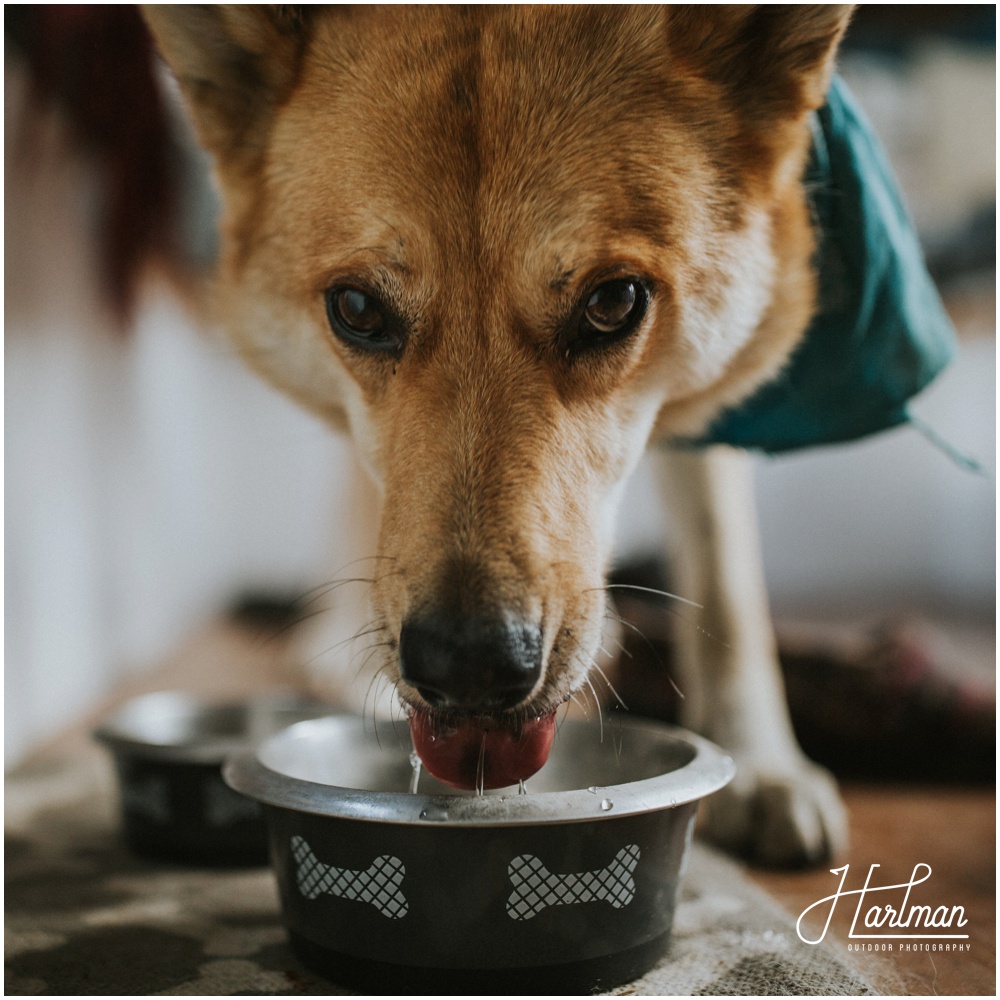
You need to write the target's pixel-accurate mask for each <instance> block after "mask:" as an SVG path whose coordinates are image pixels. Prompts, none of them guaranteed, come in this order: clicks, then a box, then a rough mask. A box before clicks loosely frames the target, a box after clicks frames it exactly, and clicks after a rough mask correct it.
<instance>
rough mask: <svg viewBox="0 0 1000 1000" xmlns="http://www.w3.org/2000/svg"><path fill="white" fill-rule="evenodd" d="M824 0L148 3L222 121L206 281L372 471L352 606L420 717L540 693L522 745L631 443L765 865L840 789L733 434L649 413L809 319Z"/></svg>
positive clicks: (844, 17)
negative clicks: (365, 608) (800, 728)
mask: <svg viewBox="0 0 1000 1000" xmlns="http://www.w3.org/2000/svg"><path fill="white" fill-rule="evenodd" d="M850 13H851V7H850V6H849V5H848V6H841V5H788V6H752V5H751V6H745V5H744V6H738V5H737V6H717V7H705V6H672V7H671V6H668V7H665V8H657V7H649V6H644V7H636V8H619V7H597V8H588V7H558V8H534V7H485V8H461V7H444V8H434V9H425V8H419V7H399V8H393V9H391V10H390V9H381V8H377V7H371V8H330V9H324V8H307V7H302V8H296V7H288V6H280V7H270V8H269V7H256V6H218V7H212V6H192V7H185V6H150V7H147V8H145V14H146V17H147V20H148V23H149V24H150V26H151V28H152V31H153V34H154V37H155V39H156V42H157V44H158V46H159V49H160V51H161V53H162V55H163V56H164V58H165V60H166V61H167V63H168V64H169V66H170V67H171V68H172V70H173V72H174V74H175V76H176V79H177V81H178V82H179V85H180V89H181V91H182V94H183V96H184V98H185V100H186V103H187V106H188V109H189V111H190V115H191V118H192V119H193V122H194V125H195V127H196V130H197V133H198V136H199V138H200V141H201V142H202V144H203V145H204V146H205V147H206V148H207V149H208V151H209V152H210V153H211V155H212V157H213V162H214V169H215V175H216V179H217V183H218V187H219V189H220V192H221V195H222V201H223V217H222V223H221V225H222V234H223V253H222V259H221V263H220V266H219V272H218V276H217V283H216V288H215V301H216V304H217V307H218V310H219V317H220V319H221V321H222V322H223V323H224V325H225V327H226V329H227V330H228V332H229V334H230V336H231V338H232V339H233V341H234V342H235V344H236V345H238V347H239V349H240V350H241V352H242V353H243V355H244V357H245V358H246V359H247V361H248V362H249V363H250V364H251V365H252V366H253V367H254V368H256V369H257V370H258V371H259V372H260V373H261V374H262V375H263V376H264V377H265V378H267V379H268V380H270V381H271V382H272V383H273V384H274V385H276V386H278V387H279V388H280V389H282V390H283V391H285V392H286V393H288V394H289V395H290V396H292V397H293V398H294V399H296V400H298V401H299V402H300V403H301V404H303V405H304V406H305V407H307V408H308V409H309V410H311V411H313V412H314V413H317V414H319V415H321V416H322V417H323V418H325V419H326V420H327V421H328V422H329V423H330V424H331V425H332V426H333V427H335V428H338V429H341V430H345V431H347V432H348V433H349V434H350V435H351V436H352V437H353V440H354V442H355V444H356V446H357V449H358V452H359V455H360V457H361V462H362V464H363V465H364V467H365V468H366V470H367V472H368V473H369V474H370V476H371V478H372V480H373V482H374V483H376V484H377V488H378V492H379V496H380V506H381V516H380V519H379V524H378V529H377V539H376V541H375V542H374V543H373V548H372V549H369V550H368V551H362V553H361V554H363V555H365V556H372V557H374V558H373V560H372V565H374V566H375V567H376V568H375V570H374V571H373V572H372V574H371V577H372V584H371V595H370V599H371V606H372V609H373V613H374V616H375V618H374V624H373V625H372V626H371V628H370V629H369V631H370V632H371V633H372V636H369V641H371V642H372V648H373V650H374V651H375V653H376V655H377V656H378V657H380V663H379V668H380V669H381V670H383V671H384V672H385V674H386V676H387V677H388V678H389V679H390V680H391V682H392V684H393V685H394V687H395V689H396V691H397V692H398V696H399V698H400V699H401V701H402V703H403V704H404V705H405V706H406V709H407V711H408V713H409V714H410V716H411V719H412V720H415V721H414V735H415V741H417V742H418V749H419V748H420V747H421V743H420V742H419V741H420V740H421V739H423V744H422V746H423V750H427V749H428V739H429V738H428V737H426V736H424V737H421V733H423V732H425V730H426V729H427V728H428V727H429V728H430V731H431V732H432V733H433V732H444V733H451V734H454V733H458V734H459V736H458V737H456V739H458V738H460V737H461V736H462V734H463V733H467V732H468V731H478V730H476V726H485V727H486V728H489V729H491V730H494V731H497V732H499V734H500V736H501V737H509V736H511V735H512V734H515V735H517V736H519V737H520V736H521V735H522V734H523V733H524V732H527V731H528V730H530V729H531V727H532V726H535V725H536V724H537V727H538V733H537V735H530V734H529V736H528V737H527V738H526V739H525V740H524V741H523V743H524V745H525V746H527V747H528V749H527V750H525V751H521V756H522V757H525V758H526V757H532V756H536V757H539V758H541V759H544V755H545V752H547V747H546V746H545V744H546V741H547V740H550V739H551V723H550V721H549V720H551V719H552V718H553V713H554V712H555V710H556V709H557V708H558V707H559V706H561V705H562V704H563V703H564V702H566V701H567V699H569V698H570V697H571V696H572V695H573V694H574V692H576V691H577V690H578V689H580V688H581V687H582V686H583V685H585V684H586V683H587V678H588V674H589V673H590V671H591V669H592V667H593V665H594V664H595V662H596V660H595V658H596V657H598V656H599V655H600V654H599V649H600V646H601V641H602V639H601V633H602V626H603V624H604V620H605V610H606V602H607V600H608V596H607V590H606V589H605V586H604V582H605V581H604V574H605V571H606V569H607V566H608V563H609V559H610V556H611V546H612V535H613V525H614V521H615V517H616V513H617V508H618V506H619V501H620V498H621V495H622V491H623V486H624V483H625V481H626V479H627V477H628V476H629V474H630V472H631V471H632V470H633V469H634V467H635V466H636V464H637V463H638V462H639V460H640V457H641V456H642V455H643V453H644V452H645V451H646V450H647V448H650V447H651V446H652V447H653V449H654V451H655V452H656V455H657V462H658V465H659V467H660V469H661V472H662V479H663V482H664V486H665V493H666V494H667V495H669V496H670V497H671V499H672V501H673V504H674V506H675V508H676V510H677V512H678V515H679V516H678V523H679V525H680V527H681V529H682V534H683V536H684V543H685V544H684V547H683V553H684V555H683V558H682V559H681V565H680V571H681V572H680V587H679V590H680V593H681V595H682V596H683V597H685V598H686V599H688V600H690V601H692V602H694V603H695V604H697V605H699V606H700V610H698V611H697V612H696V619H697V620H696V622H695V623H694V624H693V625H692V626H689V627H685V628H684V629H682V630H681V632H680V634H679V637H678V638H679V642H680V653H681V657H680V659H681V665H680V678H681V681H680V686H681V688H682V690H683V693H684V695H685V699H684V703H683V705H684V710H683V711H684V716H683V721H684V723H685V724H686V725H687V726H689V727H691V728H693V729H695V730H697V731H699V732H700V733H702V734H704V735H705V736H707V737H708V738H710V739H713V740H715V741H716V742H717V743H719V744H721V745H722V746H723V747H725V748H726V749H727V750H728V751H729V752H730V753H732V755H733V757H734V759H735V761H736V763H737V768H738V774H737V777H736V779H735V780H734V781H733V783H732V784H731V785H730V786H729V787H728V788H727V789H726V790H725V791H723V792H721V793H719V794H718V795H716V796H714V797H713V798H712V799H710V800H709V802H708V803H707V818H706V829H707V832H708V834H709V836H710V837H711V838H713V839H714V840H715V841H717V842H719V843H720V844H722V845H724V846H726V847H728V848H730V849H731V850H734V851H737V852H739V853H742V854H744V855H747V856H750V857H752V858H754V859H756V860H758V861H762V862H765V863H768V864H778V865H798V864H803V863H816V862H819V861H821V860H824V859H826V858H827V857H829V856H831V855H833V854H835V853H837V852H838V851H840V850H841V849H842V848H843V846H844V843H845V836H846V834H845V830H846V824H845V814H844V810H843V806H842V804H841V801H840V798H839V795H838V792H837V789H836V786H835V784H834V782H833V780H832V779H831V777H830V776H829V775H828V774H827V773H826V772H825V771H823V770H822V769H821V768H819V767H817V766H816V765H814V764H812V763H811V762H810V761H808V760H807V759H806V758H805V757H804V755H803V754H802V752H801V750H800V749H799V747H798V745H797V743H796V741H795V738H794V735H793V732H792V729H791V725H790V722H789V719H788V713H787V708H786V705H785V702H784V695H783V690H782V684H781V680H780V674H779V671H778V668H777V661H776V652H775V643H774V638H773V633H772V630H771V626H770V622H769V613H768V608H767V598H766V592H765V587H764V582H763V574H762V570H761V563H760V556H759V551H758V542H757V537H756V531H757V529H756V525H755V516H754V512H753V503H752V494H751V482H750V473H749V470H748V466H747V462H746V459H745V456H744V455H743V453H741V452H739V451H736V450H733V449H728V448H723V447H710V448H703V449H684V448H676V447H671V446H672V445H676V443H677V442H682V441H685V440H690V439H691V438H693V437H697V435H698V434H699V433H700V432H701V431H703V430H704V428H705V427H706V426H707V425H708V424H709V423H710V422H711V421H712V420H713V418H715V417H716V416H717V415H718V414H719V413H720V412H721V411H723V410H724V409H725V408H727V407H730V406H733V405H735V404H737V403H739V402H740V401H741V400H743V399H745V398H746V397H747V396H748V395H749V394H750V393H751V392H752V391H753V390H755V389H756V388H757V387H759V386H761V385H762V384H764V383H765V382H767V381H768V380H769V379H771V378H772V377H773V376H774V375H775V374H776V373H777V372H778V371H779V370H781V368H782V366H783V365H784V364H785V363H786V360H787V359H788V357H789V354H790V352H791V351H792V350H793V348H794V347H795V346H796V345H797V344H798V342H799V341H800V340H801V338H802V336H803V333H804V331H805V330H806V328H807V326H808V324H809V320H810V317H811V316H812V313H813V310H814V308H815V300H816V276H815V274H814V273H813V267H812V256H813V251H814V247H815V237H814V234H813V227H812V224H811V220H810V214H809V208H808V203H807V198H806V194H805V191H804V189H803V184H802V180H801V178H802V176H803V170H804V165H805V162H806V157H807V154H808V149H809V141H810V136H809V125H808V120H809V116H810V114H811V113H812V112H813V111H814V110H815V109H817V108H818V107H820V106H821V105H822V103H823V101H824V95H825V93H826V89H827V86H828V83H829V80H830V77H831V73H832V67H833V61H834V57H835V53H836V49H837V46H838V43H839V40H840V38H841V36H842V34H843V32H844V30H845V27H846V24H847V22H848V19H849V17H850ZM361 548H362V550H363V549H364V546H361ZM689 610H690V609H689ZM692 614H695V612H692ZM483 720H487V721H486V722H484V721H483ZM532 732H533V730H532ZM443 742H447V740H444V741H443ZM501 742H503V741H502V740H501ZM510 742H512V741H511V740H507V743H510ZM513 742H516V741H513ZM506 752H508V751H502V750H498V751H497V753H498V754H501V755H502V754H503V753H506ZM509 752H511V753H513V754H515V756H516V754H517V751H509ZM501 763H502V761H501ZM537 763H538V761H537V760H527V759H515V760H514V762H513V768H514V769H513V771H512V772H511V773H510V774H507V777H510V776H511V775H516V774H517V773H518V768H521V769H522V770H526V769H528V768H529V767H533V766H535V765H536V764H537ZM440 766H441V767H442V769H443V770H444V771H445V772H448V769H449V767H450V766H451V764H450V763H449V761H448V760H445V761H444V763H443V764H441V765H440ZM455 767H457V765H455ZM505 773H506V772H505ZM450 776H451V777H454V778H455V779H456V780H455V781H454V783H456V784H461V783H462V776H461V775H460V774H458V773H457V772H456V773H454V774H451V775H450ZM447 777H449V775H448V774H447V773H446V774H445V778H446V779H447Z"/></svg>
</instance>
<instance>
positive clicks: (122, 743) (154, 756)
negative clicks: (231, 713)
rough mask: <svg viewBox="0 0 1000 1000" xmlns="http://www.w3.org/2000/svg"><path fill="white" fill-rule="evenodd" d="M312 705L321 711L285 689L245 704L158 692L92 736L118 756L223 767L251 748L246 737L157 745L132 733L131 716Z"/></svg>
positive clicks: (128, 704) (129, 707)
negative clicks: (235, 755)
mask: <svg viewBox="0 0 1000 1000" xmlns="http://www.w3.org/2000/svg"><path fill="white" fill-rule="evenodd" d="M311 704H315V705H316V706H317V709H316V710H317V711H319V708H318V705H319V703H314V702H312V701H311V700H310V699H306V698H302V697H301V696H300V695H297V694H296V693H295V692H293V691H284V690H281V689H278V690H273V691H270V692H266V693H263V694H261V695H258V696H257V697H256V698H251V699H249V700H245V701H240V700H236V699H228V700H219V701H215V700H207V699H202V698H199V697H197V696H195V695H193V694H190V693H188V692H186V691H154V692H152V693H150V694H144V695H139V696H138V697H136V698H133V699H131V700H130V701H127V702H126V703H125V704H124V705H122V706H121V707H120V708H119V709H118V710H117V711H115V712H114V713H112V715H111V716H110V717H109V718H108V719H106V720H105V721H104V722H103V723H101V725H99V726H98V727H97V728H96V729H94V730H93V733H92V736H93V738H94V739H95V740H97V741H98V742H100V743H103V744H104V745H105V746H106V747H107V748H108V749H109V750H111V751H112V752H114V753H116V754H125V755H132V756H135V757H141V758H143V759H145V760H153V761H162V762H164V763H170V764H213V765H215V766H217V767H221V766H222V764H223V762H224V761H225V760H226V759H227V758H229V757H231V756H232V755H233V754H235V753H238V752H239V751H243V750H248V749H249V748H250V746H251V742H252V741H251V740H250V739H249V738H248V737H247V736H246V735H239V734H232V735H226V736H220V735H213V736H201V737H198V738H197V739H192V740H188V741H183V742H155V741H153V740H147V739H142V738H141V737H140V736H139V735H135V734H130V733H129V731H128V729H129V727H128V724H127V718H128V714H129V713H133V714H135V713H136V712H137V711H138V712H141V711H143V710H145V711H157V710H161V709H163V708H168V709H171V710H173V711H175V712H191V713H194V712H198V711H206V710H220V709H222V710H225V709H244V708H248V707H251V706H255V707H257V708H258V709H262V710H273V711H278V710H287V711H294V710H296V709H297V708H302V709H304V708H305V707H306V706H308V705H311ZM325 711H328V712H332V711H333V710H332V709H325Z"/></svg>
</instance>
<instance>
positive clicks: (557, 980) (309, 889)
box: [224, 716, 734, 994]
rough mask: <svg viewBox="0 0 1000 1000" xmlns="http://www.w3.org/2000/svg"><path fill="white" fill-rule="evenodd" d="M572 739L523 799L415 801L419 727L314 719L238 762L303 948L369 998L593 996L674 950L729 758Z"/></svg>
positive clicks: (663, 745)
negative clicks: (482, 993) (700, 841)
mask: <svg viewBox="0 0 1000 1000" xmlns="http://www.w3.org/2000/svg"><path fill="white" fill-rule="evenodd" d="M618 718H620V717H616V719H615V721H613V722H611V723H605V725H604V729H603V734H602V732H601V729H600V727H599V726H598V725H597V724H596V723H579V722H566V723H564V724H563V725H562V726H561V727H560V729H559V731H558V733H557V736H556V741H555V745H554V747H553V750H552V754H551V757H550V759H549V761H548V763H547V764H546V765H545V767H544V768H542V770H541V771H539V773H538V774H537V775H535V776H534V777H533V778H531V779H530V781H529V783H528V784H529V790H528V792H527V794H519V792H518V789H517V788H513V789H506V790H499V791H497V792H493V793H487V794H486V795H478V796H477V795H475V794H461V793H458V794H456V793H455V792H454V791H453V790H452V789H449V788H447V787H446V786H444V785H442V784H440V783H438V782H437V781H435V779H433V778H431V777H430V776H429V775H426V774H425V775H424V776H423V777H422V778H421V780H420V782H419V785H418V791H417V792H416V793H411V792H410V791H409V788H410V787H411V781H412V778H413V771H412V766H411V762H410V754H411V748H412V744H411V742H410V737H409V731H408V729H407V727H406V725H405V724H403V723H397V724H395V725H391V724H389V723H379V724H378V726H377V727H375V726H373V724H372V722H371V721H370V720H369V721H368V722H367V723H365V722H363V721H362V720H361V719H358V718H354V717H348V716H341V717H338V718H328V719H320V720H316V721H313V722H303V723H300V724H299V725H296V726H293V727H291V728H290V729H288V730H286V731H285V732H283V733H281V734H280V735H278V736H275V737H274V738H272V739H270V740H268V741H267V742H265V743H264V744H262V745H261V746H259V747H258V749H257V750H256V751H255V752H248V753H243V754H241V755H239V756H237V757H235V758H233V759H231V760H230V761H229V762H228V763H227V765H226V767H225V769H224V775H225V779H226V781H227V782H228V783H229V784H230V785H231V786H232V787H233V788H234V789H236V790H237V791H238V792H241V793H242V794H244V795H247V796H250V797H252V798H254V799H256V800H257V801H259V802H261V803H263V805H264V811H265V815H266V817H267V823H268V829H269V832H270V844H271V860H272V863H273V865H274V868H275V871H276V874H277V879H278V886H279V890H280V894H281V902H282V910H283V916H284V921H285V924H286V926H287V928H288V931H289V934H290V937H291V942H292V947H293V949H294V950H295V952H296V953H297V954H298V956H299V957H300V959H301V960H302V961H303V962H305V963H306V964H307V965H308V966H310V967H311V968H313V969H314V970H316V971H318V972H320V973H322V974H324V975H326V976H327V977H329V978H330V979H332V980H334V981H336V982H339V983H341V984H343V985H346V986H352V987H354V988H359V989H362V990H365V991H369V992H390V993H398V992H400V990H401V989H403V990H404V991H405V992H445V993H447V992H452V993H454V992H455V991H461V992H466V991H467V992H476V991H477V989H481V988H482V987H484V986H487V987H488V988H489V991H490V992H491V993H504V992H508V993H536V992H540V991H546V992H554V993H561V994H566V993H580V992H589V991H594V990H597V989H606V988H608V987H610V986H612V985H615V984H618V983H622V982H625V981H627V980H630V979H632V978H634V977H636V976H638V975H641V974H642V973H643V972H645V971H647V970H648V969H649V968H651V967H652V966H653V965H654V964H655V963H656V961H657V960H658V959H659V958H660V957H661V956H662V955H663V953H664V952H665V950H666V947H667V943H668V940H669V936H670V928H671V924H672V921H673V913H674V901H675V896H676V890H677V882H678V878H679V874H680V870H681V866H682V862H683V859H684V853H685V850H686V848H687V846H688V843H689V841H690V838H691V832H692V829H693V824H694V816H695V810H696V808H697V804H698V800H699V799H701V798H703V797H705V796H706V795H709V794H711V793H712V792H714V791H716V790H717V789H719V788H721V787H722V786H723V785H725V784H726V783H727V782H728V781H729V780H730V778H732V776H733V773H734V766H733V762H732V760H731V759H730V758H729V757H726V756H724V755H723V753H722V751H720V750H719V749H718V748H717V747H715V746H714V745H712V744H711V743H708V742H707V741H706V740H703V739H701V738H699V737H697V736H694V735H692V734H690V733H687V732H684V731H682V730H679V729H675V728H671V727H666V726H662V725H656V724H653V723H648V722H638V721H632V720H628V719H621V721H618Z"/></svg>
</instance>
